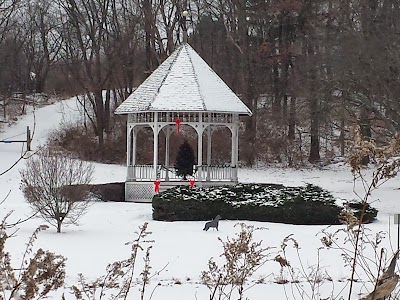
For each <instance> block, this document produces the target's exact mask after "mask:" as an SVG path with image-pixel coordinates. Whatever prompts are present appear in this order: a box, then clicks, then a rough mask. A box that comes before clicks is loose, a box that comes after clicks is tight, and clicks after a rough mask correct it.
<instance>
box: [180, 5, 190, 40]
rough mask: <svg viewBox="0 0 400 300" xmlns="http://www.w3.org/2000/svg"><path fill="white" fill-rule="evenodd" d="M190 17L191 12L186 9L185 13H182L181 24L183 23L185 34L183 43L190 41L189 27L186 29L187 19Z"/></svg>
mask: <svg viewBox="0 0 400 300" xmlns="http://www.w3.org/2000/svg"><path fill="white" fill-rule="evenodd" d="M188 16H189V12H188V11H187V10H186V9H185V10H184V11H183V12H182V17H181V20H180V23H181V27H182V33H183V43H187V39H188V36H187V27H186V18H187V17H188Z"/></svg>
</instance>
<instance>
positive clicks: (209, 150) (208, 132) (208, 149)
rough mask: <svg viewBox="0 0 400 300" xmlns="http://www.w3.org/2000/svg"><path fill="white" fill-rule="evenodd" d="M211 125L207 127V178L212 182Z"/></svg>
mask: <svg viewBox="0 0 400 300" xmlns="http://www.w3.org/2000/svg"><path fill="white" fill-rule="evenodd" d="M211 134H212V131H211V124H209V126H208V127H207V177H206V180H207V181H209V180H210V165H211Z"/></svg>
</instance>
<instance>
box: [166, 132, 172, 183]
mask: <svg viewBox="0 0 400 300" xmlns="http://www.w3.org/2000/svg"><path fill="white" fill-rule="evenodd" d="M170 136H171V130H170V125H167V126H166V127H165V166H166V167H167V168H168V167H169V140H170ZM165 180H167V181H168V180H169V171H168V170H166V172H165Z"/></svg>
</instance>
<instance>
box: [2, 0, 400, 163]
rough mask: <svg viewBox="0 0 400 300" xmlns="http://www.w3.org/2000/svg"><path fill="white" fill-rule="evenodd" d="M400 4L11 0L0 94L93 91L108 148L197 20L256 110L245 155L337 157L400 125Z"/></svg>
mask: <svg viewBox="0 0 400 300" xmlns="http://www.w3.org/2000/svg"><path fill="white" fill-rule="evenodd" d="M184 10H187V11H189V15H188V17H187V18H186V20H185V24H182V20H183V19H182V12H183V11H184ZM399 12H400V3H399V2H398V1H397V0H365V1H359V0H263V1H260V0H193V1H190V0H62V1H61V0H56V1H50V0H0V65H1V66H2V67H1V68H0V97H1V98H3V99H5V98H7V97H10V95H11V94H12V93H14V92H21V91H22V92H29V93H31V92H38V93H39V92H53V91H54V92H57V93H65V94H68V95H85V97H80V98H79V99H80V100H81V101H82V105H83V106H84V108H85V110H86V111H87V113H88V119H89V121H90V125H91V128H92V129H93V131H94V133H95V135H96V136H97V137H98V145H99V147H101V146H102V144H103V143H104V138H105V137H106V136H107V134H108V133H110V132H111V131H112V128H113V122H114V120H113V118H112V111H113V108H114V107H115V106H116V105H118V104H119V103H120V102H121V101H122V100H123V99H125V98H126V97H127V96H128V95H129V94H130V93H131V92H132V91H133V89H134V87H136V86H137V85H139V84H140V83H141V82H142V81H143V80H144V79H145V78H146V77H147V76H148V75H149V74H151V72H152V71H153V70H154V69H155V68H157V66H158V65H159V64H160V63H162V61H163V60H164V59H165V58H166V57H168V55H169V54H171V52H172V51H173V50H174V49H175V48H176V47H177V46H178V45H179V44H180V43H181V42H182V28H183V26H182V25H186V27H187V28H188V31H189V38H188V41H189V43H190V44H191V45H192V47H193V48H195V49H196V50H197V51H198V53H199V54H200V55H201V56H202V57H203V58H204V59H205V60H206V61H207V63H208V64H209V65H210V66H211V67H212V68H213V69H214V70H215V71H216V72H217V74H218V75H220V76H221V77H222V79H224V80H225V82H226V83H227V84H228V85H229V86H230V87H231V88H232V89H233V90H234V91H235V92H236V93H237V94H238V95H239V96H240V97H241V99H242V100H243V101H244V103H245V104H246V105H247V106H248V107H249V108H250V109H251V110H252V111H253V114H254V115H253V117H249V118H245V119H243V126H242V131H241V138H242V142H241V143H240V144H241V147H242V148H241V149H240V156H241V160H242V161H243V162H245V163H247V164H253V163H255V162H256V161H257V160H264V161H274V162H284V163H287V164H288V165H299V164H303V163H306V162H307V161H308V162H311V163H320V162H325V161H329V160H330V159H332V158H334V157H335V156H336V155H338V154H339V155H345V154H346V152H347V151H348V149H349V146H350V144H349V142H350V141H351V139H352V138H353V136H354V134H355V132H356V131H358V132H359V134H360V136H361V138H362V139H364V140H367V141H369V140H373V141H375V142H378V143H386V141H387V140H388V139H389V138H390V137H392V136H394V135H395V134H396V133H397V131H398V130H399V127H400V123H399V122H400V109H399V106H400V102H399V101H398V99H399V92H400V89H399V87H400V86H399V72H400V70H399V59H400V56H399V54H398V53H400V51H399V50H400V49H399V48H400V46H399V45H400V40H399V37H398V32H399V29H400V28H399V25H400V24H399V23H400V20H399V19H398V18H397V16H398V15H399ZM104 91H105V92H104Z"/></svg>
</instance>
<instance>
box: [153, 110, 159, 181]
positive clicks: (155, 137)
mask: <svg viewBox="0 0 400 300" xmlns="http://www.w3.org/2000/svg"><path fill="white" fill-rule="evenodd" d="M153 168H154V169H153V172H154V174H153V179H154V180H156V179H157V173H158V112H154V114H153Z"/></svg>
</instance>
